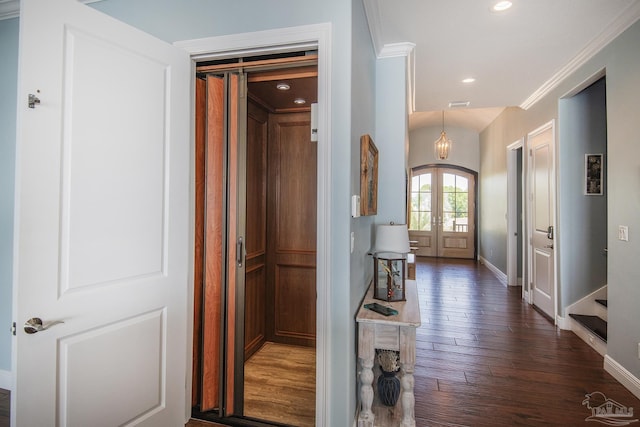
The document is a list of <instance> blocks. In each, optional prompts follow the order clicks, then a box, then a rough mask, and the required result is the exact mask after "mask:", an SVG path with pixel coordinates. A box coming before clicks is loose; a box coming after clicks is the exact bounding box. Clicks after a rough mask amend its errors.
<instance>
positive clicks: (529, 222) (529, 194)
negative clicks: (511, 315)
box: [525, 119, 558, 324]
mask: <svg viewBox="0 0 640 427" xmlns="http://www.w3.org/2000/svg"><path fill="white" fill-rule="evenodd" d="M549 128H551V135H552V138H553V151H552V155H553V159H552V167H551V175H552V176H553V185H552V186H551V189H550V191H551V198H552V199H553V200H554V208H553V209H552V210H551V217H552V221H553V226H554V234H555V241H556V242H557V235H558V234H557V233H558V230H557V227H556V225H557V224H558V221H557V208H558V200H557V197H556V194H557V188H556V187H557V185H558V180H557V173H556V158H557V156H558V154H557V150H558V147H557V145H558V144H557V143H556V121H555V119H552V120H551V121H549V122H547V123H545V124H543V125H542V126H540V127H538V128H537V129H535V130H533V131H531V132H529V133H528V134H527V140H526V152H527V154H526V156H527V174H526V175H527V192H526V196H525V200H526V206H527V207H526V211H527V227H526V228H527V244H526V247H527V249H528V251H527V253H528V256H527V288H528V290H529V299H528V300H527V302H528V303H529V304H532V303H533V289H532V287H533V283H532V280H533V279H532V278H533V242H532V241H531V236H532V235H533V227H534V224H533V211H532V204H533V203H531V201H532V199H533V176H532V174H533V164H532V162H533V159H532V152H531V149H532V148H531V138H533V137H534V136H536V135H538V134H539V133H542V132H544V131H545V130H547V129H549ZM553 263H554V269H553V299H554V306H553V323H554V324H557V321H558V250H557V248H556V250H554V251H553Z"/></svg>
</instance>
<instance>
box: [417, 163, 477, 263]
mask: <svg viewBox="0 0 640 427" xmlns="http://www.w3.org/2000/svg"><path fill="white" fill-rule="evenodd" d="M477 178H478V173H477V172H475V171H472V170H470V169H467V168H463V167H460V166H453V165H425V166H418V167H415V168H413V169H412V170H411V185H410V188H409V191H410V195H409V201H410V202H409V239H410V240H411V241H412V246H413V247H415V248H416V249H415V250H414V253H415V254H416V255H417V256H429V257H443V258H468V259H475V258H476V256H477V252H476V248H477V233H476V221H477V212H476V202H475V201H476V194H477V184H476V183H477Z"/></svg>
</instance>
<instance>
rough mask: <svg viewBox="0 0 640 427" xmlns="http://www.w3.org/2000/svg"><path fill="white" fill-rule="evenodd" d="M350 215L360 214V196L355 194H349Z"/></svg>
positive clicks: (355, 216) (356, 215) (354, 216)
mask: <svg viewBox="0 0 640 427" xmlns="http://www.w3.org/2000/svg"><path fill="white" fill-rule="evenodd" d="M351 216H352V217H353V218H358V217H359V216H360V196H358V195H356V194H354V195H353V196H351Z"/></svg>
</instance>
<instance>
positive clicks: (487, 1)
mask: <svg viewBox="0 0 640 427" xmlns="http://www.w3.org/2000/svg"><path fill="white" fill-rule="evenodd" d="M512 2H513V7H512V8H511V9H509V10H507V11H506V12H504V13H501V14H500V13H496V12H493V11H491V10H490V8H491V6H492V5H493V3H495V0H493V1H492V0H364V4H365V9H366V13H367V20H368V22H369V29H370V31H371V36H372V39H373V43H374V47H375V49H376V51H377V53H378V56H379V57H384V56H385V49H387V48H388V47H390V46H391V47H393V46H397V44H402V43H413V44H415V48H414V52H413V54H412V59H413V61H414V65H413V66H410V67H413V69H414V76H413V85H414V86H413V88H412V89H413V92H414V94H415V98H414V100H413V102H414V105H415V112H414V113H413V114H412V115H411V116H410V128H411V129H415V128H416V127H422V126H432V125H440V124H441V121H442V113H441V110H447V111H446V113H445V124H448V125H455V126H462V127H468V128H471V129H475V130H477V131H481V130H482V129H484V128H485V127H486V126H487V125H488V124H489V123H490V122H491V121H493V119H494V118H495V117H496V116H497V115H498V114H500V112H501V111H502V110H503V109H504V107H508V106H521V107H523V108H528V107H529V106H530V105H532V104H533V103H535V101H536V100H537V99H539V98H540V97H541V96H543V95H544V94H545V93H546V92H548V91H549V90H551V89H553V88H554V87H555V86H556V85H557V83H559V82H560V81H561V80H562V78H563V77H564V76H566V75H568V74H569V73H570V72H571V71H573V70H575V69H576V68H578V67H579V66H580V65H582V64H583V63H584V62H585V61H586V60H588V59H589V58H591V57H592V56H593V54H595V53H596V52H597V51H599V50H600V49H601V48H602V47H603V46H605V45H606V44H607V43H609V42H610V41H611V40H612V39H613V38H615V37H616V36H617V35H619V34H620V33H621V32H622V31H623V30H624V29H626V28H628V27H629V26H630V25H631V24H633V22H635V21H636V20H637V19H638V18H639V17H640V0H512ZM639 48H640V47H639ZM466 77H474V78H475V79H476V81H475V82H474V83H471V84H464V83H462V82H461V80H462V79H464V78H466ZM452 101H469V102H470V105H469V108H468V109H452V110H449V108H448V105H449V102H452Z"/></svg>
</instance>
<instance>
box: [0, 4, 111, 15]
mask: <svg viewBox="0 0 640 427" xmlns="http://www.w3.org/2000/svg"><path fill="white" fill-rule="evenodd" d="M99 1H102V0H80V2H82V3H95V2H99ZM19 16H20V0H0V20H3V19H11V18H17V17H19Z"/></svg>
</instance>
